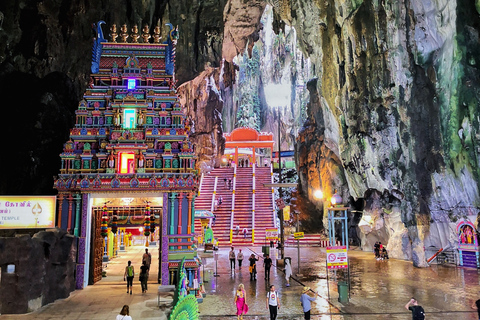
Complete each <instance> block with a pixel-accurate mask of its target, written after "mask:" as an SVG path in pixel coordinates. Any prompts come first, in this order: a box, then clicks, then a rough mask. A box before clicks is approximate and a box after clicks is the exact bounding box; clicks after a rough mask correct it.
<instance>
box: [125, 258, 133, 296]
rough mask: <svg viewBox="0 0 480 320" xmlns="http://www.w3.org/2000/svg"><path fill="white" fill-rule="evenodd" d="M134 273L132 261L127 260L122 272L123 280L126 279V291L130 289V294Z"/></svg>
mask: <svg viewBox="0 0 480 320" xmlns="http://www.w3.org/2000/svg"><path fill="white" fill-rule="evenodd" d="M134 275H135V268H134V267H133V266H132V261H130V260H129V261H128V263H127V266H126V267H125V273H124V274H123V281H125V280H127V293H128V291H129V289H130V294H132V288H133V276H134Z"/></svg>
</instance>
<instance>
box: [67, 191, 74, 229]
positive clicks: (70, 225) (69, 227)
mask: <svg viewBox="0 0 480 320" xmlns="http://www.w3.org/2000/svg"><path fill="white" fill-rule="evenodd" d="M72 211H73V197H72V194H71V193H69V194H68V221H67V232H68V233H72Z"/></svg>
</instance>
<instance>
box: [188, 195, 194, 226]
mask: <svg viewBox="0 0 480 320" xmlns="http://www.w3.org/2000/svg"><path fill="white" fill-rule="evenodd" d="M187 199H188V220H187V234H192V230H193V231H195V227H194V224H193V221H192V220H193V219H192V199H193V196H192V193H189V194H188V195H187Z"/></svg>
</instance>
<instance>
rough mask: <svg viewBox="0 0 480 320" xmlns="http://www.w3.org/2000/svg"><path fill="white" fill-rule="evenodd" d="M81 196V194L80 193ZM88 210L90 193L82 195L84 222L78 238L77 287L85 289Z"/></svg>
mask: <svg viewBox="0 0 480 320" xmlns="http://www.w3.org/2000/svg"><path fill="white" fill-rule="evenodd" d="M78 197H80V195H78ZM87 212H88V194H87V193H84V194H83V195H82V222H81V224H79V226H80V235H79V239H78V250H77V252H78V258H77V273H76V286H75V288H76V289H83V285H84V280H85V256H86V254H87V252H86V237H87Z"/></svg>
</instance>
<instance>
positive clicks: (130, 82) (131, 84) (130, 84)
mask: <svg viewBox="0 0 480 320" xmlns="http://www.w3.org/2000/svg"><path fill="white" fill-rule="evenodd" d="M127 88H128V89H129V90H132V89H135V79H128V85H127Z"/></svg>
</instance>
